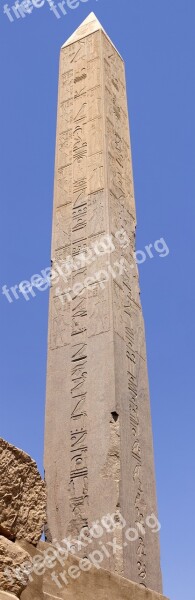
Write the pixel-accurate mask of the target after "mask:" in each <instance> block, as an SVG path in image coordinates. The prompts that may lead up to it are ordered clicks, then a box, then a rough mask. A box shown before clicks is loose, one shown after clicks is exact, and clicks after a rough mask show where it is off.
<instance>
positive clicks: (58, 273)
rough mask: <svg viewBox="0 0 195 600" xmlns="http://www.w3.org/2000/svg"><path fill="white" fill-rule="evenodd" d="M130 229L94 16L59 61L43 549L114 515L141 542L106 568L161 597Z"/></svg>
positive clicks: (129, 194) (129, 189) (120, 535)
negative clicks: (152, 525) (119, 516)
mask: <svg viewBox="0 0 195 600" xmlns="http://www.w3.org/2000/svg"><path fill="white" fill-rule="evenodd" d="M135 228H136V215H135V203H134V190H133V175H132V161H131V152H130V139H129V125H128V109H127V99H126V86H125V70H124V63H123V61H122V59H121V57H120V55H119V54H118V52H117V50H116V49H115V48H114V46H113V44H112V43H111V41H110V40H109V38H108V37H107V36H106V34H105V32H104V31H103V29H102V27H101V25H100V23H99V22H98V21H97V19H96V17H95V15H93V13H92V14H91V15H90V16H89V17H88V19H87V20H86V21H85V22H84V24H83V25H81V27H79V29H78V30H77V31H76V32H75V34H73V36H72V37H71V38H70V39H69V40H68V41H67V42H66V44H65V45H64V46H63V47H62V50H61V58H60V75H59V99H58V122H57V142H56V168H55V189H54V213H53V240H52V264H53V273H52V286H51V291H50V311H49V340H48V370H47V402H46V430H45V473H46V483H47V490H48V532H49V533H48V538H49V539H53V538H57V539H58V540H61V539H62V538H64V537H65V536H66V535H69V536H72V537H73V538H75V537H78V535H79V533H80V530H81V529H82V528H85V530H86V532H87V528H88V526H89V525H90V524H91V523H92V522H93V521H94V520H96V519H101V518H102V517H103V516H104V515H107V514H108V513H117V512H119V511H120V512H121V514H122V515H123V517H124V518H125V520H126V522H127V527H128V528H129V527H133V528H135V527H137V532H138V535H137V536H135V537H136V539H135V540H134V541H133V542H132V541H130V540H128V543H127V538H126V537H125V530H124V531H123V532H122V531H121V530H119V529H118V530H117V531H116V532H115V533H113V537H116V538H117V542H118V546H117V551H116V553H115V554H114V555H113V556H110V557H109V556H106V555H105V560H104V565H103V566H105V567H106V568H108V569H110V570H113V571H116V572H118V573H120V574H121V575H124V576H125V577H128V578H130V579H132V580H134V581H137V582H138V583H139V584H140V585H142V586H145V587H150V588H152V589H155V590H156V591H161V572H160V559H159V540H158V534H157V533H153V532H152V530H151V528H150V527H149V526H148V525H147V521H146V520H147V517H149V515H151V513H154V514H155V515H156V516H157V508H156V494H155V477H154V464H153V447H152V431H151V419H150V402H149V392H148V378H147V364H146V350H145V335H144V324H143V317H142V310H141V305H140V295H139V279H138V272H137V266H136V264H135V261H134V250H135ZM108 240H110V242H109V241H108ZM105 244H107V252H105ZM109 244H110V245H109ZM49 536H50V537H49ZM129 536H130V533H129ZM106 539H107V537H106V535H105V536H104V540H103V541H104V542H106ZM87 554H88V550H87V549H86V550H85V556H86V555H87Z"/></svg>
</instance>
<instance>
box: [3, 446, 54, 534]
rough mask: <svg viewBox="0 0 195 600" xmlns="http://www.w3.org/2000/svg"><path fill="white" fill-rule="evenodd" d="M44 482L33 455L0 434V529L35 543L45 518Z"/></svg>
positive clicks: (4, 532)
mask: <svg viewBox="0 0 195 600" xmlns="http://www.w3.org/2000/svg"><path fill="white" fill-rule="evenodd" d="M45 506H46V492H45V484H44V481H43V480H42V479H41V476H40V474H39V472H38V469H37V466H36V463H35V461H34V460H32V458H31V457H30V456H29V455H28V454H26V453H25V452H23V451H22V450H19V449H18V448H15V447H14V446H12V445H11V444H9V443H8V442H6V441H5V440H3V439H2V438H0V533H1V534H2V535H4V536H6V537H7V538H10V539H11V540H14V539H20V538H25V539H26V540H27V541H29V542H31V543H33V544H36V543H37V542H38V541H39V539H40V537H41V533H42V530H43V527H44V523H45V520H46V517H45Z"/></svg>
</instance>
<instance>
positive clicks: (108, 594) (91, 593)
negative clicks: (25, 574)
mask: <svg viewBox="0 0 195 600" xmlns="http://www.w3.org/2000/svg"><path fill="white" fill-rule="evenodd" d="M23 544H24V547H25V548H26V549H27V550H28V552H29V553H30V554H31V556H32V557H35V555H37V553H39V552H40V555H41V554H42V552H43V551H48V550H49V548H51V545H50V544H46V543H44V542H39V544H38V548H37V549H35V548H33V547H32V546H31V547H30V545H29V544H27V543H26V542H23ZM50 556H51V555H50ZM79 565H80V560H79V559H78V558H77V557H73V556H69V558H68V560H66V562H65V564H64V566H62V563H60V562H59V561H56V562H55V563H54V564H53V568H52V569H48V568H47V569H46V571H45V574H44V575H41V576H39V577H38V576H35V575H33V581H32V582H31V583H29V585H28V587H27V588H26V589H25V590H24V592H23V593H22V595H21V600H52V599H53V600H56V599H57V598H59V600H167V599H166V598H165V597H164V596H162V595H161V594H158V593H157V592H153V591H151V590H149V589H144V588H142V587H141V586H139V585H137V584H136V583H133V582H132V581H129V580H128V579H125V578H123V577H120V576H118V575H117V574H114V573H110V572H109V571H106V570H104V569H101V568H100V569H96V568H95V567H94V566H91V569H90V571H88V572H87V571H85V572H84V571H82V570H81V569H80V567H79ZM70 573H71V576H70ZM52 574H55V577H56V581H58V584H57V583H56V581H54V579H52ZM62 576H64V578H65V579H66V578H67V585H66V583H64V582H63V580H62Z"/></svg>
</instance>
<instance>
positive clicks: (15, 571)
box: [0, 536, 31, 600]
mask: <svg viewBox="0 0 195 600" xmlns="http://www.w3.org/2000/svg"><path fill="white" fill-rule="evenodd" d="M30 562H31V558H30V555H29V554H28V552H26V550H24V549H23V548H21V547H20V546H19V544H18V543H14V542H11V541H10V540H7V539H6V538H4V537H2V536H0V590H1V592H0V599H1V594H3V593H4V592H9V593H13V594H16V596H20V594H21V592H22V591H23V590H24V589H25V587H26V586H27V584H28V580H29V578H28V574H27V572H26V573H25V572H24V571H22V574H21V571H20V569H21V567H23V566H24V564H25V565H27V564H28V566H29V563H30ZM9 595H10V594H9ZM3 598H4V596H2V600H3Z"/></svg>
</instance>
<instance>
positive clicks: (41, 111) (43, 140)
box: [0, 0, 195, 600]
mask: <svg viewBox="0 0 195 600" xmlns="http://www.w3.org/2000/svg"><path fill="white" fill-rule="evenodd" d="M7 1H8V4H9V6H10V5H11V4H13V0H11V2H10V1H9V0H7ZM91 11H94V12H95V13H96V15H97V17H98V18H99V20H100V21H101V22H102V24H103V26H104V28H105V29H106V30H107V32H108V34H109V35H110V37H111V38H112V40H113V41H114V43H115V45H116V46H117V47H118V49H119V51H120V53H121V54H122V55H123V57H124V59H125V61H126V71H127V85H128V102H129V114H130V122H131V139H132V152H133V165H134V180H135V194H136V204H137V218H138V228H137V248H139V249H143V248H144V246H145V245H146V244H148V243H152V242H154V241H155V240H156V239H158V238H159V237H161V236H163V237H164V238H165V240H166V242H167V244H168V246H169V249H170V254H169V256H168V257H167V258H164V259H161V258H159V256H158V255H156V256H155V258H154V259H153V260H149V259H148V260H147V261H146V262H145V263H144V264H143V265H141V266H140V279H141V292H142V303H143V309H144V316H145V321H146V333H147V349H148V364H149V376H150V389H151V403H152V416H153V430H154V443H155V459H156V475H157V491H158V504H159V518H160V521H161V524H162V530H161V553H162V570H163V579H164V592H165V594H167V595H168V596H169V597H170V598H171V600H184V599H185V600H194V598H195V595H194V581H193V573H194V562H193V561H194V554H195V552H194V539H195V519H194V506H195V483H194V471H195V469H194V467H195V464H194V448H195V443H194V440H195V433H194V417H195V409H194V404H195V403H194V399H195V397H194V396H195V395H194V390H195V377H194V374H195V365H194V340H195V327H194V318H193V317H194V295H195V293H194V292H195V282H194V272H193V264H194V251H195V250H194V224H195V209H194V206H195V178H194V161H195V147H194V146H195V136H194V134H195V116H194V106H195V81H194V60H195V52H194V50H195V34H194V27H195V3H194V0H118V1H117V0H114V1H112V0H98V1H97V0H88V2H85V3H84V2H82V3H81V2H80V6H79V7H78V8H77V9H75V10H70V9H68V14H67V15H66V16H64V17H62V18H61V19H59V20H58V19H56V17H55V16H54V15H53V13H51V12H50V11H49V8H48V5H45V6H44V7H43V8H41V9H39V10H38V9H34V11H33V13H32V14H31V15H27V17H26V18H25V19H20V20H16V19H15V20H14V22H13V23H11V22H9V20H8V18H7V16H6V15H4V14H3V1H2V0H1V6H0V29H1V31H0V39H1V76H0V82H1V97H0V101H1V111H0V121H1V123H0V129H1V159H0V164H1V228H2V229H1V235H0V240H1V242H0V243H1V246H2V247H1V287H0V305H1V306H0V310H1V361H0V365H1V375H0V387H1V419H0V435H1V436H2V437H4V438H6V439H7V440H9V441H10V442H12V443H13V444H15V445H16V446H19V447H21V448H23V449H24V450H26V451H27V452H28V453H30V454H31V455H32V456H33V457H34V458H35V459H36V461H37V462H38V465H39V468H40V470H41V472H43V467H42V462H43V460H42V457H43V436H44V433H43V432H44V399H45V375H46V344H47V311H48V294H47V292H45V293H40V292H38V293H37V297H36V298H35V299H33V300H31V301H30V302H28V303H27V302H25V300H23V299H22V298H21V299H20V300H19V301H15V302H14V303H13V304H9V303H8V301H7V300H6V298H5V297H3V296H2V294H1V288H2V285H3V284H7V285H8V287H10V286H12V285H14V284H17V283H19V282H21V280H24V279H28V278H29V277H30V276H31V275H33V274H35V273H39V272H40V270H41V269H42V268H44V267H46V266H48V265H49V262H50V237H51V217H52V193H53V170H54V148H55V126H56V102H57V79H58V55H59V50H60V46H61V45H62V43H63V42H64V41H65V40H66V39H67V37H68V36H69V35H70V34H71V33H72V32H73V30H74V29H76V28H77V26H78V25H79V24H80V23H81V21H83V20H84V19H85V17H86V16H87V15H88V14H89V12H91Z"/></svg>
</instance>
